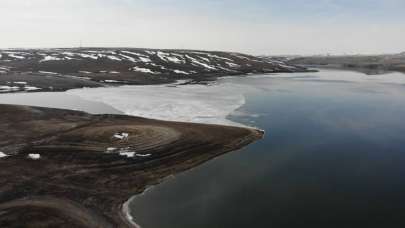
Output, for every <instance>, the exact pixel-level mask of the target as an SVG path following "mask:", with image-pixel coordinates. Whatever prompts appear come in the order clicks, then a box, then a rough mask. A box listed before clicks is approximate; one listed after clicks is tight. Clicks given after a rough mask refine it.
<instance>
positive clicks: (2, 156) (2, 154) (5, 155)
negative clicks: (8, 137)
mask: <svg viewBox="0 0 405 228" xmlns="http://www.w3.org/2000/svg"><path fill="white" fill-rule="evenodd" d="M8 156H9V155H7V154H5V153H3V152H1V151H0V158H5V157H8Z"/></svg>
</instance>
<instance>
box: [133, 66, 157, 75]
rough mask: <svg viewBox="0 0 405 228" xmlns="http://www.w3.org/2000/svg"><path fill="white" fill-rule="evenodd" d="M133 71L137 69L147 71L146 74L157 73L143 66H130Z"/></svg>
mask: <svg viewBox="0 0 405 228" xmlns="http://www.w3.org/2000/svg"><path fill="white" fill-rule="evenodd" d="M131 69H132V70H133V71H138V72H142V73H148V74H159V72H154V71H152V70H151V69H148V68H143V67H132V68H131Z"/></svg>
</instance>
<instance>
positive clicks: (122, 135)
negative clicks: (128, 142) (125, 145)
mask: <svg viewBox="0 0 405 228" xmlns="http://www.w3.org/2000/svg"><path fill="white" fill-rule="evenodd" d="M113 137H114V138H116V139H120V140H124V139H127V138H128V137H129V134H128V133H125V132H122V133H115V134H114V135H113Z"/></svg>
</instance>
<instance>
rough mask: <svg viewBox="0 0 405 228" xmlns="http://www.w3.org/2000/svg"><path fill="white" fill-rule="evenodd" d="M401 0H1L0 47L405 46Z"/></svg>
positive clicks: (327, 49)
mask: <svg viewBox="0 0 405 228" xmlns="http://www.w3.org/2000/svg"><path fill="white" fill-rule="evenodd" d="M404 12H405V0H0V47H1V48H19V47H77V46H79V45H80V42H82V45H83V46H109V47H147V48H181V49H205V50H224V51H239V52H246V53H251V54H324V53H333V54H344V53H351V54H353V53H364V54H369V53H395V52H402V51H405V42H404V40H405V13H404Z"/></svg>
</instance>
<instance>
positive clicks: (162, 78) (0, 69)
mask: <svg viewBox="0 0 405 228" xmlns="http://www.w3.org/2000/svg"><path fill="white" fill-rule="evenodd" d="M302 71H306V68H304V67H299V66H294V65H291V64H286V63H284V62H280V61H272V60H269V59H263V58H260V57H256V56H251V55H246V54H241V53H229V52H215V51H193V50H155V49H135V48H115V49H114V48H73V49H72V48H71V49H12V50H0V93H9V92H21V91H24V92H39V91H65V90H68V89H74V88H82V87H101V86H116V85H139V84H142V85H145V84H161V83H170V82H174V81H176V80H180V79H182V80H188V81H189V83H199V82H201V81H207V80H215V79H216V78H217V77H221V76H229V75H247V74H250V73H276V72H302Z"/></svg>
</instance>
